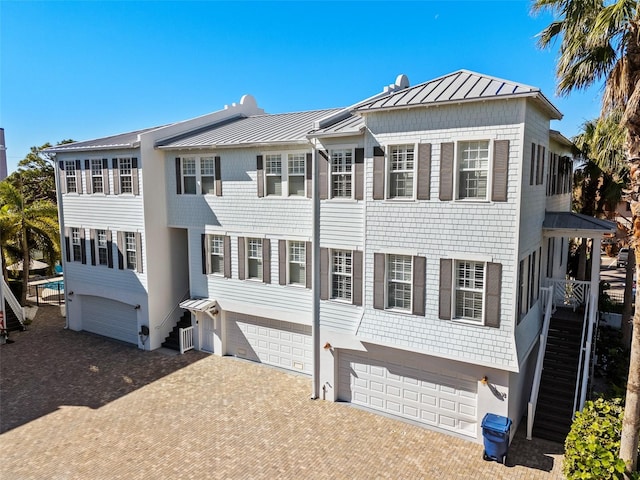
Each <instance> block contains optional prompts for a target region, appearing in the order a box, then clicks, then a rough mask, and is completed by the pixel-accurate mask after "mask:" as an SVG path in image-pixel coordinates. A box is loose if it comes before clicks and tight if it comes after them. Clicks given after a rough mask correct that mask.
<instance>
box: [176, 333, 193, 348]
mask: <svg viewBox="0 0 640 480" xmlns="http://www.w3.org/2000/svg"><path fill="white" fill-rule="evenodd" d="M178 339H179V341H180V354H183V353H184V352H186V351H187V350H193V327H187V328H179V329H178Z"/></svg>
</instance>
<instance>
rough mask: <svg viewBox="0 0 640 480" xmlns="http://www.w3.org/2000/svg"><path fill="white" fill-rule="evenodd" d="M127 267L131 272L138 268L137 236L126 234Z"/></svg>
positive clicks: (132, 233)
mask: <svg viewBox="0 0 640 480" xmlns="http://www.w3.org/2000/svg"><path fill="white" fill-rule="evenodd" d="M124 250H125V261H126V264H125V267H126V268H127V269H129V270H135V269H136V268H137V255H136V234H135V233H134V232H124Z"/></svg>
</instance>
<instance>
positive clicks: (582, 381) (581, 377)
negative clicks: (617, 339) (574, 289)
mask: <svg viewBox="0 0 640 480" xmlns="http://www.w3.org/2000/svg"><path fill="white" fill-rule="evenodd" d="M597 301H598V300H597V299H594V301H593V302H589V303H588V304H587V308H585V312H584V323H583V325H582V343H581V344H580V361H579V363H578V373H577V375H576V391H575V394H574V397H573V412H574V413H573V416H574V417H575V412H576V411H582V408H583V407H584V402H585V401H586V399H587V386H588V384H589V372H590V370H591V345H592V343H593V333H594V328H595V326H596V325H597V323H598V312H597V308H595V307H596V306H597ZM590 312H593V314H592V315H590V314H589V313H590ZM578 393H579V394H580V396H579V397H578Z"/></svg>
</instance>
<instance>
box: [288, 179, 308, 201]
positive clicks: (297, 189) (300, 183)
mask: <svg viewBox="0 0 640 480" xmlns="http://www.w3.org/2000/svg"><path fill="white" fill-rule="evenodd" d="M304 184H305V178H304V177H302V176H296V177H292V176H289V195H292V196H299V197H304Z"/></svg>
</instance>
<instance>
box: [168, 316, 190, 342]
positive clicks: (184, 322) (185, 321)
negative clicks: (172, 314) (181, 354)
mask: <svg viewBox="0 0 640 480" xmlns="http://www.w3.org/2000/svg"><path fill="white" fill-rule="evenodd" d="M190 326H191V313H190V312H184V313H183V314H182V317H181V318H180V320H179V321H178V323H177V324H176V326H175V327H173V330H171V332H169V335H168V336H167V338H165V339H164V342H163V343H162V346H163V347H165V348H170V349H171V350H177V351H180V329H181V328H187V327H190Z"/></svg>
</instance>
